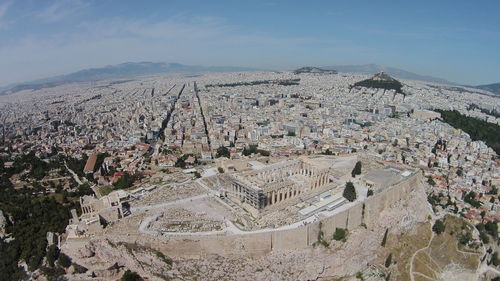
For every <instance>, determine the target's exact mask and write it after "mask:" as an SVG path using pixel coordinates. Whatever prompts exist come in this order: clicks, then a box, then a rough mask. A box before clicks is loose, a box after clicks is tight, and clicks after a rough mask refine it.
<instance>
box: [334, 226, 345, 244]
mask: <svg viewBox="0 0 500 281" xmlns="http://www.w3.org/2000/svg"><path fill="white" fill-rule="evenodd" d="M347 234H348V232H347V229H345V228H339V227H337V228H335V233H334V234H333V239H334V240H336V241H344V242H345V240H346V238H347Z"/></svg>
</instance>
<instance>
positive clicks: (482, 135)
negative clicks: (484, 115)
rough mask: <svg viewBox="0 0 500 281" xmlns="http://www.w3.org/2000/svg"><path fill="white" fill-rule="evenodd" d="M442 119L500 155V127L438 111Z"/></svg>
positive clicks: (461, 115) (454, 112)
mask: <svg viewBox="0 0 500 281" xmlns="http://www.w3.org/2000/svg"><path fill="white" fill-rule="evenodd" d="M436 112H438V113H440V114H441V119H442V120H443V121H444V122H446V123H448V124H450V125H451V126H453V127H455V128H457V129H461V130H463V131H464V132H466V133H467V134H469V135H470V137H471V139H472V140H474V141H478V140H481V141H484V142H485V143H486V144H487V145H488V146H490V147H491V148H492V149H493V150H494V151H495V152H496V153H497V154H500V137H499V136H500V126H499V125H497V124H493V123H489V122H486V121H483V120H479V119H476V118H473V117H469V116H465V115H463V114H461V113H460V112H458V111H456V110H453V111H450V110H436Z"/></svg>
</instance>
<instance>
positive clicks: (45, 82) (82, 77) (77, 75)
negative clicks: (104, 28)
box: [0, 62, 260, 94]
mask: <svg viewBox="0 0 500 281" xmlns="http://www.w3.org/2000/svg"><path fill="white" fill-rule="evenodd" d="M259 70H260V69H256V68H249V67H235V66H199V65H184V64H179V63H165V62H126V63H122V64H118V65H108V66H104V67H99V68H89V69H84V70H80V71H77V72H73V73H70V74H66V75H60V76H55V77H49V78H45V79H39V80H35V81H31V82H26V83H18V84H14V85H9V86H7V87H4V88H3V89H0V94H9V93H15V92H18V91H22V90H30V89H31V90H37V89H42V88H49V87H54V86H57V85H61V84H64V83H69V82H86V81H94V80H104V79H115V78H131V77H135V76H140V75H153V74H169V73H185V74H199V73H205V72H242V71H259Z"/></svg>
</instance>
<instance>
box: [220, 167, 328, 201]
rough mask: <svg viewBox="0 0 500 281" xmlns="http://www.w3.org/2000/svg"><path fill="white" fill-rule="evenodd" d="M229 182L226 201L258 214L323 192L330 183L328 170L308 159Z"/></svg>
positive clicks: (248, 173)
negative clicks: (253, 209) (248, 208)
mask: <svg viewBox="0 0 500 281" xmlns="http://www.w3.org/2000/svg"><path fill="white" fill-rule="evenodd" d="M230 178H231V185H230V187H229V188H227V189H226V191H227V193H226V195H227V197H228V198H230V199H231V200H233V201H235V202H237V203H247V204H248V205H250V206H251V207H253V208H255V209H256V210H259V211H260V210H263V209H265V208H266V207H269V206H272V205H275V204H280V203H282V202H286V201H289V200H290V199H292V198H296V197H298V196H301V195H304V194H308V193H310V192H312V191H319V190H322V189H324V187H327V186H328V184H329V183H330V178H329V168H328V167H326V166H324V165H322V164H321V163H319V162H314V161H311V160H310V159H308V158H305V157H300V158H297V159H294V160H288V161H284V162H280V163H276V164H272V165H269V166H266V167H265V168H262V169H258V170H251V171H246V172H242V173H235V174H231V176H230Z"/></svg>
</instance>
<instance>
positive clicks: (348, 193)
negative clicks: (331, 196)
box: [342, 181, 356, 202]
mask: <svg viewBox="0 0 500 281" xmlns="http://www.w3.org/2000/svg"><path fill="white" fill-rule="evenodd" d="M342 195H343V196H344V198H345V199H347V200H349V201H350V202H353V201H354V200H356V189H355V188H354V184H353V183H352V182H350V181H348V182H347V183H346V184H345V188H344V193H343V194H342Z"/></svg>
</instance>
